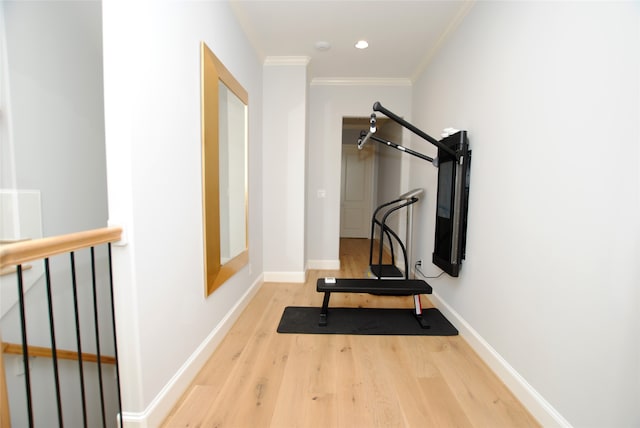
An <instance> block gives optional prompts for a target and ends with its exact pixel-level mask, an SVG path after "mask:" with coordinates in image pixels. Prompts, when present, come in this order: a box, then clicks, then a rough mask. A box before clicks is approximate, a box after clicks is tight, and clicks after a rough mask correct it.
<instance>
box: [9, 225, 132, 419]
mask: <svg viewBox="0 0 640 428" xmlns="http://www.w3.org/2000/svg"><path fill="white" fill-rule="evenodd" d="M121 234H122V229H121V228H118V227H107V228H101V229H94V230H89V231H84V232H77V233H71V234H67V235H61V236H56V237H50V238H42V239H35V240H28V241H21V242H16V243H13V244H8V245H3V246H2V247H0V271H1V272H3V274H4V275H7V273H6V272H12V271H13V270H14V269H15V278H16V286H17V288H18V305H19V312H20V329H21V339H22V343H21V344H12V343H0V344H1V345H2V346H1V351H2V352H0V415H1V416H0V428H9V427H10V424H11V419H10V416H9V415H10V411H9V398H8V397H9V395H8V389H7V381H6V372H5V367H4V366H5V364H4V359H3V356H2V354H3V353H7V354H22V357H23V358H22V361H23V366H24V367H23V369H24V380H25V392H26V407H27V418H26V419H27V420H28V426H29V427H33V426H35V425H34V408H33V405H34V403H33V402H32V401H33V400H32V385H31V377H30V357H34V356H40V357H48V358H51V360H52V365H53V377H54V383H55V396H56V404H57V415H55V416H54V415H50V419H49V420H48V421H47V423H48V424H53V423H55V422H54V420H56V419H57V422H58V426H60V427H62V426H63V425H64V422H63V421H64V418H63V412H62V408H63V406H62V396H61V388H60V370H59V367H58V360H59V359H75V360H77V361H78V363H79V366H78V373H79V383H80V389H81V397H82V419H83V422H84V426H85V427H87V426H88V419H87V412H88V411H87V405H86V391H85V385H84V375H83V364H84V363H85V362H94V363H96V364H97V372H98V378H99V389H100V407H101V416H102V426H103V427H105V428H106V427H107V426H114V425H115V422H116V418H115V417H116V416H117V415H113V416H114V419H113V420H110V422H109V424H108V425H107V415H106V414H105V397H104V386H103V379H102V364H103V363H104V364H115V376H116V391H117V406H118V413H121V411H122V400H121V394H120V379H119V370H118V351H117V344H116V326H115V316H114V312H115V311H114V298H113V275H112V266H111V265H112V262H111V243H112V242H117V241H119V240H120V238H121ZM99 246H106V247H107V256H108V259H107V271H108V288H109V290H108V291H109V297H110V302H109V310H110V311H111V321H112V325H111V328H113V350H114V354H115V355H114V356H105V355H101V349H100V331H99V321H98V301H97V288H96V283H97V281H96V266H95V252H94V250H95V248H97V247H99ZM85 249H88V250H89V251H90V257H91V279H92V297H93V316H94V325H93V327H94V333H95V341H96V343H95V346H96V353H95V354H88V353H86V352H83V351H82V341H81V335H80V331H81V325H80V316H79V308H78V294H77V288H78V287H77V281H76V263H75V253H76V252H77V251H79V250H85ZM65 253H68V254H69V258H70V267H69V272H70V276H71V282H72V284H71V286H72V290H73V309H74V318H75V339H76V345H77V350H76V351H67V350H59V349H57V344H56V331H55V323H54V310H53V301H52V284H51V277H50V267H49V259H50V258H51V257H52V256H55V255H61V254H65ZM38 260H42V261H43V262H44V266H45V285H46V296H47V307H48V319H49V330H50V336H51V347H50V348H46V347H39V346H31V345H30V344H29V342H28V338H27V316H26V313H25V312H26V311H25V309H26V305H25V294H26V293H25V290H24V283H23V282H24V280H23V265H24V264H25V263H26V262H32V261H38ZM8 275H14V273H8ZM1 339H2V338H1V337H0V342H1ZM73 354H75V355H73ZM119 424H120V427H122V418H121V417H120V418H119Z"/></svg>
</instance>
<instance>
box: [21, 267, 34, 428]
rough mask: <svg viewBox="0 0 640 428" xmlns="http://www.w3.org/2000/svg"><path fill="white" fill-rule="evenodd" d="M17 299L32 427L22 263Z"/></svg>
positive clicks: (29, 416) (30, 417)
mask: <svg viewBox="0 0 640 428" xmlns="http://www.w3.org/2000/svg"><path fill="white" fill-rule="evenodd" d="M17 274H18V299H19V302H20V303H19V305H20V328H21V329H22V361H23V364H24V383H25V389H26V393H27V416H28V419H29V427H30V428H33V402H32V399H31V375H30V373H29V348H28V344H27V317H26V313H25V303H24V285H23V282H22V265H18V266H17Z"/></svg>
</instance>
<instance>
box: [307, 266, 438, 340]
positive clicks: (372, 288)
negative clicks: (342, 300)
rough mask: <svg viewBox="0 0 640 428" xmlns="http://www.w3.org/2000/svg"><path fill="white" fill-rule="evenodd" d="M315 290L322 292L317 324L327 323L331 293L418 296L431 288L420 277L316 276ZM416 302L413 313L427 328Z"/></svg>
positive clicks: (430, 290) (429, 291)
mask: <svg viewBox="0 0 640 428" xmlns="http://www.w3.org/2000/svg"><path fill="white" fill-rule="evenodd" d="M316 290H317V291H318V292H320V293H324V299H323V301H322V309H321V310H320V320H319V322H318V325H319V326H326V325H327V316H328V312H329V299H330V298H331V293H370V294H375V295H382V296H418V295H420V294H431V293H432V291H433V289H432V288H431V286H430V285H429V284H427V283H426V282H425V281H423V280H421V279H394V280H381V279H372V278H362V279H361V278H318V281H317V283H316ZM414 301H415V303H416V308H415V315H416V319H417V320H418V322H419V323H420V325H421V326H422V328H429V325H427V324H426V322H425V321H424V319H423V318H422V308H421V307H420V304H419V299H414Z"/></svg>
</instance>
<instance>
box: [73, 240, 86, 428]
mask: <svg viewBox="0 0 640 428" xmlns="http://www.w3.org/2000/svg"><path fill="white" fill-rule="evenodd" d="M69 256H70V258H71V287H72V289H73V313H74V314H75V319H76V344H77V346H78V373H79V374H80V394H81V396H82V421H83V423H84V427H85V428H86V427H87V426H88V425H87V398H86V392H85V387H84V364H83V361H82V339H81V336H80V312H79V310H78V283H77V280H76V258H75V254H74V252H73V251H71V252H70V253H69Z"/></svg>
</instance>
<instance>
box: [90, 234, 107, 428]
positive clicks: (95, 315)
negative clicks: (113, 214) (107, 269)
mask: <svg viewBox="0 0 640 428" xmlns="http://www.w3.org/2000/svg"><path fill="white" fill-rule="evenodd" d="M91 282H92V284H93V319H94V327H95V334H96V356H97V360H98V361H97V362H98V383H99V384H100V409H101V410H102V426H103V427H104V428H106V427H107V415H106V412H105V408H104V383H103V381H102V361H101V360H102V357H101V356H100V327H99V321H98V292H97V285H96V257H95V249H94V247H91Z"/></svg>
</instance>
